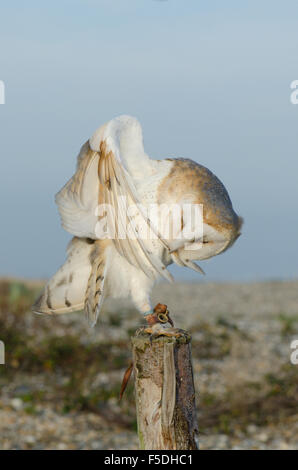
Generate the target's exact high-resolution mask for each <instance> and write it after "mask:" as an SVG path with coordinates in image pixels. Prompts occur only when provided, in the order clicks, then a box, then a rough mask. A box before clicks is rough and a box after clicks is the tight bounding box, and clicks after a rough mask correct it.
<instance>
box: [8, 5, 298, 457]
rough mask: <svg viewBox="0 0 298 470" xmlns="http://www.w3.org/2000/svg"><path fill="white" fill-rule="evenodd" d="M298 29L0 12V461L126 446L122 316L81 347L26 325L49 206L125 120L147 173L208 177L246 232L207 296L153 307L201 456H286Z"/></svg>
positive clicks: (91, 11) (51, 242)
mask: <svg viewBox="0 0 298 470" xmlns="http://www.w3.org/2000/svg"><path fill="white" fill-rule="evenodd" d="M297 23H298V4H297V2H295V1H294V0H288V1H287V2H286V3H281V2H279V1H275V0H271V1H269V0H264V1H262V2H257V1H256V0H252V1H250V2H242V3H239V2H236V1H235V0H228V1H226V2H220V1H219V0H214V1H213V2H208V1H200V2H198V1H196V0H188V1H187V2H185V1H182V0H168V1H154V0H96V1H95V0H60V1H59V2H58V1H53V2H51V3H47V4H45V3H41V2H38V1H37V0H28V1H27V2H22V1H20V0H19V1H17V0H12V1H11V2H9V3H7V2H6V4H3V5H1V7H0V24H1V28H0V38H1V54H0V80H3V82H4V83H5V104H4V105H0V137H1V138H0V152H1V164H2V168H1V174H0V204H1V226H2V234H1V244H0V275H1V276H2V277H1V282H0V340H2V341H4V342H5V346H6V365H5V366H2V365H0V385H1V398H0V418H1V419H0V423H1V424H0V447H1V448H136V446H137V443H136V435H135V427H136V423H135V415H134V400H133V391H132V388H131V387H130V388H129V390H128V393H127V396H126V399H125V400H124V401H123V402H122V404H119V403H118V398H117V397H118V390H119V384H120V382H121V379H122V374H123V371H124V370H125V368H126V366H127V364H128V363H129V359H130V349H129V337H130V334H131V333H132V332H133V331H134V330H135V329H136V327H137V326H138V325H139V322H140V318H139V315H138V314H137V313H136V312H135V310H134V309H133V308H132V306H131V305H130V304H129V303H127V304H125V303H123V304H122V303H121V306H120V305H117V304H115V303H114V304H112V303H111V304H109V303H107V306H106V308H105V313H104V315H103V317H102V318H101V320H100V324H99V325H98V327H97V328H96V329H95V330H93V331H90V330H89V329H87V327H86V326H85V323H84V318H83V316H82V315H81V314H72V315H70V316H66V317H61V318H57V319H56V318H55V319H53V318H50V319H49V318H40V317H37V318H36V317H34V316H33V315H32V314H31V312H30V305H31V303H32V301H33V299H34V297H35V296H36V295H37V293H38V291H39V290H40V289H41V287H42V285H43V281H41V280H42V279H46V278H48V277H49V276H51V275H52V274H53V273H54V272H55V271H56V269H57V268H58V266H59V265H60V264H62V262H63V260H64V258H65V247H66V245H67V243H68V241H69V239H70V235H69V234H67V233H66V232H64V231H63V230H62V228H61V227H60V222H59V217H58V213H57V209H56V207H55V203H54V194H55V193H56V192H57V191H58V190H59V189H60V188H61V187H62V186H63V185H64V184H65V182H66V181H67V180H68V179H69V178H70V176H71V175H72V174H73V172H74V169H75V160H76V155H77V153H78V151H79V149H80V146H81V145H82V144H83V143H84V142H85V141H86V140H87V138H88V137H89V136H90V135H91V134H92V133H93V132H94V130H95V129H96V128H97V127H98V126H100V125H101V124H103V123H104V122H106V121H107V120H109V119H111V118H113V117H115V116H117V115H119V114H123V113H125V114H131V115H133V116H136V117H137V118H138V119H139V120H140V122H141V124H142V126H143V132H144V143H145V150H146V151H147V153H148V154H149V155H150V156H151V157H153V158H165V157H185V158H191V159H193V160H196V161H197V162H199V163H201V164H203V165H205V166H207V167H208V168H209V169H210V170H212V171H213V172H214V173H215V174H216V175H217V176H218V177H219V178H220V179H221V180H222V182H223V183H224V184H225V186H226V188H227V189H228V191H229V194H230V196H231V199H232V202H233V205H234V208H235V210H236V212H237V213H239V214H240V215H242V216H243V217H244V219H245V225H244V227H243V234H242V236H241V237H240V239H239V240H237V243H236V244H235V245H234V246H233V248H232V249H231V250H229V251H227V252H226V253H224V254H223V255H221V256H219V257H215V258H213V259H211V260H208V261H205V262H203V263H202V267H203V268H204V270H206V272H207V276H206V278H204V279H201V278H199V277H198V276H197V275H195V274H193V273H191V272H188V271H187V270H182V269H178V268H172V272H173V273H174V275H175V278H176V279H177V280H178V282H177V284H176V285H174V286H167V285H165V284H160V285H158V286H156V289H155V292H154V296H155V299H156V301H160V300H161V301H163V302H165V303H168V304H169V305H170V306H171V312H172V315H173V316H174V317H175V318H176V322H177V324H178V326H180V327H183V328H188V329H189V330H190V331H191V332H192V334H193V355H194V368H195V377H196V381H197V391H198V397H197V402H198V408H199V421H200V430H201V442H202V448H298V443H297V435H298V433H297V430H298V429H297V421H298V420H297V417H298V415H297V413H298V409H297V408H298V407H297V404H298V403H297V400H298V397H297V392H295V390H297V385H298V378H297V370H298V369H297V366H294V365H292V364H291V362H290V353H291V348H290V345H291V341H292V340H293V339H294V338H297V321H298V294H297V289H298V282H297V278H298V256H297V235H298V220H297V207H296V206H297V199H298V184H297V174H298V159H297V143H298V133H297V125H298V105H296V106H295V105H294V104H293V103H292V102H291V99H290V97H291V93H292V90H291V88H290V85H291V82H292V81H293V80H296V79H298V67H297V48H298V33H297V31H298V28H297V26H298V24H297ZM33 279H34V280H33ZM185 313H187V315H185ZM73 429H76V430H77V433H76V434H75V435H74V433H73ZM59 446H60V447H59Z"/></svg>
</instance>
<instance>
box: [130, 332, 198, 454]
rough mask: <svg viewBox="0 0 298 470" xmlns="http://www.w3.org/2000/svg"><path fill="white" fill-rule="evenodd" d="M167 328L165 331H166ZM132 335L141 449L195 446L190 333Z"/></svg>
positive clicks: (195, 422)
mask: <svg viewBox="0 0 298 470" xmlns="http://www.w3.org/2000/svg"><path fill="white" fill-rule="evenodd" d="M166 331H167V330H166ZM170 331H171V332H176V333H179V335H180V336H177V337H175V336H158V337H153V338H152V337H151V338H150V335H149V334H148V333H146V332H145V328H141V329H140V330H138V331H137V332H136V334H135V335H134V336H133V338H132V346H133V362H134V377H135V395H136V409H137V422H138V435H139V441H140V448H141V449H147V450H157V449H161V450H165V449H168V450H169V449H170V450H171V449H174V450H176V449H183V450H187V449H191V450H193V449H198V442H197V439H196V436H197V433H198V426H197V418H196V407H195V390H194V382H193V372H192V363H191V346H190V341H191V337H190V335H189V334H188V333H187V332H186V331H183V330H178V329H176V328H171V329H170Z"/></svg>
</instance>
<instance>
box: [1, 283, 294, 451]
mask: <svg viewBox="0 0 298 470" xmlns="http://www.w3.org/2000/svg"><path fill="white" fill-rule="evenodd" d="M40 287H41V285H40V284H38V283H36V284H34V283H31V284H27V283H22V282H17V281H7V280H2V281H1V283H0V339H1V340H2V341H4V343H5V346H6V364H5V366H0V387H1V395H0V448H2V449H10V448H15V449H28V448H36V449H57V448H58V449H68V448H73V449H77V448H83V449H90V448H91V449H92V448H98V449H100V448H105V449H117V448H119V449H134V448H137V439H136V434H135V429H136V421H135V411H134V396H133V389H132V384H130V385H129V387H128V390H127V393H126V395H125V397H124V399H123V401H122V402H121V403H119V401H118V393H119V389H120V383H121V380H122V375H123V372H124V370H125V368H126V367H127V365H128V363H129V361H130V345H129V338H130V336H131V334H132V332H134V331H135V329H136V328H137V327H138V326H139V324H140V321H141V319H140V316H139V314H138V313H137V312H136V311H135V310H134V309H132V308H131V306H130V305H129V304H124V303H121V312H120V304H118V305H116V304H108V305H107V306H106V309H105V313H104V315H103V316H102V318H101V320H100V323H99V325H98V326H97V327H96V329H95V330H92V331H90V330H89V328H88V327H87V326H86V324H85V321H84V318H83V315H82V314H81V313H78V314H71V315H69V316H67V315H65V316H61V317H43V316H37V315H33V314H32V313H31V312H30V306H31V304H32V302H33V300H34V298H35V297H36V295H37V293H38V291H39V290H40ZM297 287H298V285H297V283H264V284H255V285H253V284H251V285H238V286H237V285H234V286H233V285H230V286H228V285H212V284H187V285H183V284H179V285H178V286H177V285H176V286H175V287H173V286H168V285H165V284H161V285H159V286H157V287H156V291H155V297H156V300H160V301H163V302H166V303H168V304H169V305H171V304H172V305H175V307H176V308H175V310H176V311H174V310H173V309H171V312H172V316H173V317H174V318H175V320H176V324H177V326H179V327H183V328H187V329H188V330H189V331H190V332H191V334H192V337H193V341H192V349H193V362H194V371H195V381H196V388H197V391H198V392H199V393H198V397H197V404H198V409H199V425H200V432H201V439H200V440H201V447H202V448H249V449H253V448H281V449H283V448H298V438H297V435H298V433H297V430H298V366H294V365H292V364H291V363H290V360H289V357H290V343H291V340H292V339H294V338H295V337H296V338H297V327H298V296H297ZM185 314H186V315H185ZM295 333H296V336H295Z"/></svg>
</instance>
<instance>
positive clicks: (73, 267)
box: [33, 116, 242, 326]
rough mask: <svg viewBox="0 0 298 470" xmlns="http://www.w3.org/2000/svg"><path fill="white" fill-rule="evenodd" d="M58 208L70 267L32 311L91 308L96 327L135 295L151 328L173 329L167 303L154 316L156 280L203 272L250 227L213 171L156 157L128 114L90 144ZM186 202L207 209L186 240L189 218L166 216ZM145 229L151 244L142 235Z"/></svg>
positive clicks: (100, 131)
mask: <svg viewBox="0 0 298 470" xmlns="http://www.w3.org/2000/svg"><path fill="white" fill-rule="evenodd" d="M124 200H125V202H126V205H125V206H124V205H123V201H124ZM56 203H57V205H58V210H59V213H60V217H61V222H62V226H63V228H64V229H65V230H66V231H68V232H70V233H71V234H72V235H73V238H72V240H71V242H70V243H69V246H68V248H67V259H66V262H65V263H64V264H63V265H62V266H61V267H60V269H59V270H58V271H57V273H56V274H55V275H54V276H53V277H52V278H51V279H50V280H49V282H48V283H47V284H46V286H45V288H44V290H43V292H42V293H41V296H40V297H39V299H38V300H37V301H36V303H35V305H34V307H33V310H34V311H35V312H37V313H46V314H60V313H67V312H73V311H77V310H83V309H84V311H85V313H86V316H87V319H88V322H89V324H90V325H91V326H94V325H95V324H96V321H97V318H98V316H99V313H100V310H101V308H102V304H103V301H104V299H106V298H107V297H112V298H117V297H130V298H131V299H132V301H133V302H134V304H135V306H136V307H137V309H138V310H139V311H140V312H141V313H142V314H144V315H145V318H146V319H147V321H148V323H149V324H152V323H154V321H161V322H166V321H170V317H169V316H168V310H167V308H166V306H164V305H163V304H158V306H157V307H156V308H155V310H154V311H153V310H152V306H151V301H150V294H151V290H152V287H153V285H154V282H155V281H156V280H157V279H158V278H160V277H163V278H165V279H167V280H169V281H172V276H171V274H170V272H169V271H168V269H167V267H168V266H169V265H170V264H171V263H175V264H177V265H179V266H182V267H188V268H191V269H194V270H195V271H198V272H202V273H203V270H202V269H201V268H200V267H199V266H198V265H197V264H196V263H195V261H198V260H204V259H207V258H211V257H212V256H215V255H218V254H219V253H222V252H223V251H225V250H226V249H227V248H229V247H230V246H231V245H232V244H233V243H234V241H235V240H236V239H237V238H238V236H239V235H240V229H241V225H242V219H241V217H239V216H238V215H237V214H236V213H235V212H234V210H233V207H232V203H231V200H230V198H229V195H228V193H227V191H226V189H225V187H224V186H223V184H222V183H221V182H220V180H219V179H218V178H217V177H216V176H215V175H214V174H213V173H212V172H211V171H209V170H208V169H207V168H205V167H204V166H202V165H199V164H198V163H196V162H194V161H192V160H189V159H184V158H166V159H164V160H154V159H151V158H150V157H149V156H148V155H147V154H146V153H145V151H144V147H143V136H142V129H141V126H140V124H139V122H138V120H137V119H135V118H133V117H130V116H119V117H116V118H115V119H113V120H111V121H109V122H107V123H106V124H104V125H103V126H101V127H100V128H99V129H98V130H97V131H96V132H95V133H94V135H93V136H92V137H91V138H90V139H89V140H88V141H87V142H86V143H85V144H84V145H83V146H82V148H81V150H80V153H79V155H78V161H77V169H76V172H75V174H74V175H73V176H72V178H71V179H70V180H69V181H68V182H67V183H66V185H65V186H64V187H63V188H62V189H61V190H60V192H59V193H58V194H57V195H56ZM185 204H188V206H189V205H190V207H200V208H201V212H200V214H201V219H200V220H199V221H198V223H197V224H195V226H194V227H193V229H192V230H190V231H188V232H185V230H184V229H185V227H187V226H189V224H190V223H191V220H190V218H191V217H192V212H191V211H186V212H185V211H183V210H182V211H181V212H179V211H178V212H179V214H178V224H177V220H176V219H177V217H176V219H175V217H173V213H172V212H171V211H169V212H165V211H164V208H167V207H175V208H177V207H178V209H179V208H182V206H184V205H185ZM149 207H150V209H152V208H153V210H150V211H148V210H147V209H148V208H149ZM107 208H109V209H111V210H110V211H108V210H107ZM131 208H132V209H131ZM161 208H163V210H161ZM174 222H175V223H174ZM103 225H104V227H103ZM165 226H166V228H167V230H165V229H164V227H165ZM169 226H170V228H171V230H169ZM127 227H129V230H127ZM140 228H141V231H142V234H143V233H145V232H146V236H140V235H139V231H140ZM145 229H148V230H147V231H146V230H145ZM128 232H129V233H128ZM148 233H149V235H150V236H148ZM160 314H161V316H160ZM162 314H164V315H163V316H162ZM158 315H159V316H158Z"/></svg>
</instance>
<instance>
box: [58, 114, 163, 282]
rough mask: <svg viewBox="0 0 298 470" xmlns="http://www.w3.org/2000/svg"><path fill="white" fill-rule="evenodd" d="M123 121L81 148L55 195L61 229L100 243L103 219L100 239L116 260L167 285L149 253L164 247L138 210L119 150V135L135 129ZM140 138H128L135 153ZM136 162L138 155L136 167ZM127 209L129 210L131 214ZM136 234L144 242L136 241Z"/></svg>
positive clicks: (124, 155) (124, 156) (159, 265)
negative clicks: (109, 243)
mask: <svg viewBox="0 0 298 470" xmlns="http://www.w3.org/2000/svg"><path fill="white" fill-rule="evenodd" d="M129 119H130V120H129ZM129 119H127V118H126V119H125V120H121V119H119V118H118V119H117V120H113V121H111V122H110V123H108V124H106V125H105V126H103V127H102V128H100V129H99V131H97V133H96V134H95V138H94V137H93V138H92V140H91V143H92V145H90V143H89V142H87V143H86V144H84V146H83V147H82V149H81V152H80V154H79V158H78V167H77V171H76V173H75V175H74V176H73V177H72V178H71V179H70V180H69V182H68V183H66V185H65V186H64V188H62V190H61V191H60V192H59V193H58V194H57V196H56V202H57V204H58V209H59V212H60V216H61V219H62V226H63V227H64V228H65V229H66V230H67V231H69V232H70V233H72V234H74V235H76V236H78V237H89V238H93V239H100V238H101V237H102V233H101V232H100V230H99V226H100V225H101V222H102V217H103V215H104V216H105V217H104V220H105V224H106V226H107V230H106V235H107V233H108V234H109V238H111V239H112V240H113V243H114V245H115V247H116V249H117V251H118V252H119V253H120V254H121V255H122V256H124V257H125V258H126V259H127V260H128V261H129V262H130V263H131V264H133V265H134V266H136V267H139V268H140V269H141V270H142V271H143V272H144V273H145V274H146V275H147V276H149V277H151V278H155V277H156V276H157V275H161V276H163V277H164V278H166V279H167V280H169V281H172V276H171V274H170V273H169V272H168V271H167V269H166V267H165V265H164V264H163V263H162V262H161V260H160V259H159V257H158V256H156V254H155V253H156V251H157V250H156V245H157V246H158V248H165V249H169V248H168V246H167V245H166V242H165V241H164V240H162V238H161V236H160V234H159V233H158V232H157V230H156V229H155V227H154V226H153V225H152V223H151V221H150V219H149V218H148V217H147V215H146V212H145V211H144V208H142V207H141V204H140V201H139V197H138V194H137V190H136V188H135V185H134V182H133V178H132V177H131V175H130V172H129V171H128V169H127V162H128V161H129V157H130V154H129V153H127V152H126V153H125V147H124V149H123V146H121V133H122V132H124V131H125V132H127V128H128V127H129V126H130V125H131V127H132V130H134V129H135V128H136V129H137V130H138V127H136V122H135V120H134V119H133V118H129ZM115 121H116V122H115ZM111 123H112V124H113V125H111ZM137 124H138V123H137ZM140 138H141V137H140V135H139V132H136V133H135V134H134V133H133V132H131V133H130V139H135V140H136V145H135V148H137V149H138V151H139V148H140V145H139V142H138V139H140ZM142 157H143V155H142V153H140V166H141V165H142ZM123 201H126V205H125V206H124V204H123ZM128 207H130V208H131V207H133V212H131V211H129V210H127V208H128ZM106 208H109V210H108V211H106V210H105V209H106ZM101 209H103V210H101ZM127 229H128V232H129V233H127ZM140 232H141V233H142V234H144V233H145V234H147V235H148V234H149V237H146V236H145V237H142V236H140V235H139V234H140ZM106 235H105V236H106ZM152 238H153V239H152Z"/></svg>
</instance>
